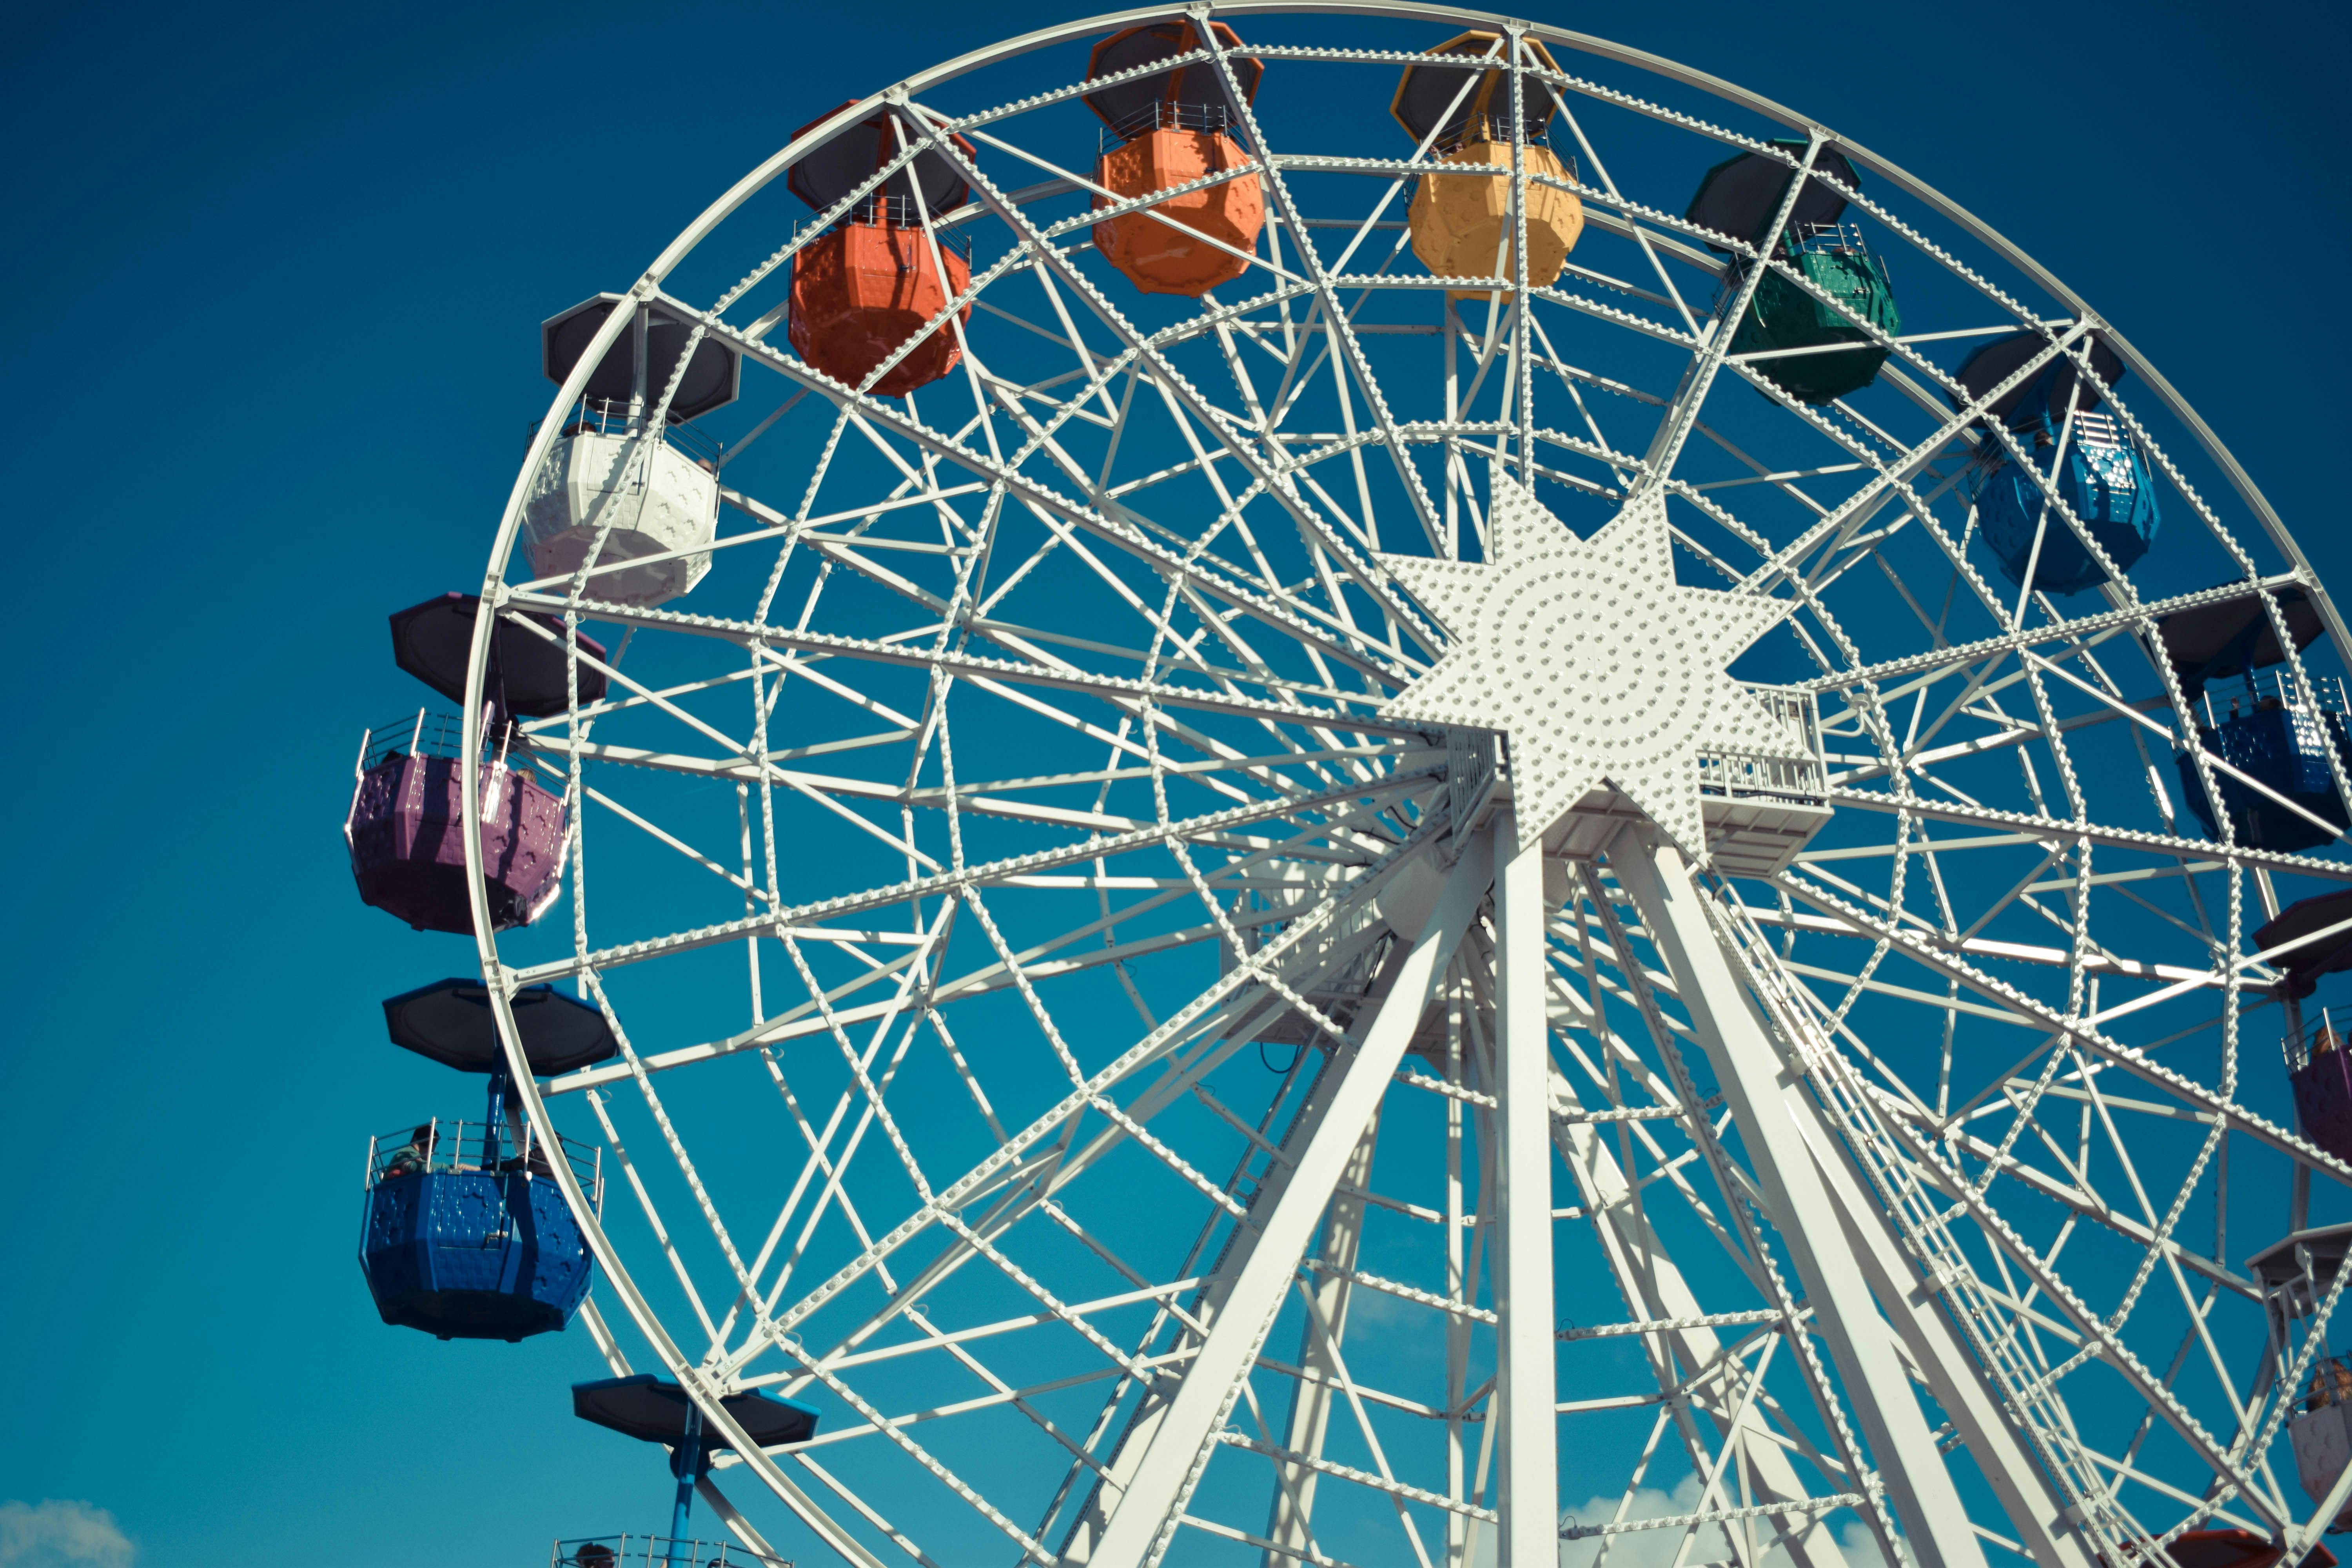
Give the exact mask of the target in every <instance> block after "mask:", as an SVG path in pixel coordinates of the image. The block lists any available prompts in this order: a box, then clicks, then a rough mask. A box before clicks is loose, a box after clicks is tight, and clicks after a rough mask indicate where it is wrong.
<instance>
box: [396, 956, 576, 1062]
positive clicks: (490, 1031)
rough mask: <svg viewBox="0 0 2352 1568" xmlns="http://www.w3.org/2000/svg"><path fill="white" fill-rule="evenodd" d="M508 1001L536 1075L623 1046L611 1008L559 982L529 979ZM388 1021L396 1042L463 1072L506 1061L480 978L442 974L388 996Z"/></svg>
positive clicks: (524, 1048) (397, 1044)
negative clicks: (609, 1020)
mask: <svg viewBox="0 0 2352 1568" xmlns="http://www.w3.org/2000/svg"><path fill="white" fill-rule="evenodd" d="M509 1005H511V1006H512V1007H513V1008H514V1017H515V1026H516V1027H517V1028H518V1029H520V1030H521V1031H522V1048H523V1054H524V1055H525V1056H526V1057H528V1058H530V1070H531V1074H532V1076H533V1077H536V1078H549V1077H552V1076H553V1075H554V1074H556V1073H563V1072H571V1071H572V1070H574V1069H575V1068H584V1067H593V1066H594V1065H595V1064H596V1063H598V1062H601V1061H604V1059H606V1058H609V1057H612V1056H614V1055H616V1054H617V1053H618V1052H619V1050H620V1046H619V1044H618V1043H617V1042H616V1041H615V1040H614V1038H613V1031H612V1030H611V1029H610V1028H608V1027H607V1026H605V1023H604V1014H602V1013H600V1012H598V1011H597V1010H596V1009H595V1008H593V1007H592V1006H590V1005H588V1004H587V1003H585V1002H583V1001H581V1000H580V999H579V998H578V997H576V996H567V995H565V994H563V993H562V992H561V991H558V990H557V989H556V988H555V987H554V986H552V985H526V986H524V987H523V988H522V989H521V990H520V991H518V992H516V993H515V994H514V999H513V1001H512V1002H511V1003H510V1004H509ZM383 1022H384V1026H385V1027H386V1028H387V1029H388V1030H390V1031H391V1034H392V1043H393V1044H394V1045H395V1046H401V1047H405V1048H406V1049H409V1050H412V1051H415V1053H416V1054H417V1055H418V1056H421V1057H430V1058H433V1059H434V1060H435V1061H436V1062H439V1063H441V1064H442V1065H443V1066H445V1067H453V1068H457V1070H458V1071H459V1072H488V1071H490V1070H491V1069H492V1068H498V1067H502V1066H504V1065H505V1062H506V1057H505V1054H504V1053H503V1052H502V1051H500V1050H499V1031H498V1025H497V1024H496V1023H495V1022H494V1021H493V1020H492V1018H491V1016H490V994H489V991H488V988H487V987H485V986H484V985H483V984H482V983H481V982H480V981H478V980H436V981H435V982H434V983H433V984H430V985H422V986H419V987H417V988H416V989H415V990H414V991H404V992H403V993H401V994H399V995H397V996H388V997H386V998H384V1004H383Z"/></svg>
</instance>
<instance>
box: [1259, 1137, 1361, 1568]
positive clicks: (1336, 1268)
mask: <svg viewBox="0 0 2352 1568" xmlns="http://www.w3.org/2000/svg"><path fill="white" fill-rule="evenodd" d="M1380 1131H1381V1116H1380V1110H1379V1108H1378V1107H1375V1108H1374V1109H1373V1111H1372V1120H1371V1121H1370V1123H1369V1124H1367V1125H1366V1126H1365V1128H1364V1135H1363V1137H1362V1138H1361V1139H1360V1141H1358V1142H1357V1144H1356V1152H1355V1156H1354V1158H1352V1159H1350V1160H1349V1162H1348V1168H1347V1169H1346V1170H1345V1171H1343V1172H1342V1173H1340V1180H1341V1181H1342V1182H1344V1183H1346V1184H1348V1185H1349V1186H1350V1187H1354V1188H1359V1189H1364V1188H1369V1187H1370V1185H1371V1184H1372V1151H1373V1149H1374V1148H1375V1147H1377V1146H1378V1144H1379V1142H1380ZM1363 1244H1364V1200H1363V1199H1361V1198H1360V1197H1356V1196H1354V1195H1352V1194H1345V1193H1343V1194H1339V1195H1338V1196H1335V1197H1334V1198H1332V1200H1331V1208H1330V1212H1329V1214H1328V1215H1327V1216H1326V1217H1325V1218H1324V1221H1323V1245H1322V1246H1321V1247H1320V1248H1318V1256H1319V1257H1320V1258H1321V1259H1322V1261H1323V1262H1325V1263H1326V1264H1328V1265H1329V1266H1330V1271H1329V1272H1327V1273H1325V1274H1324V1275H1323V1276H1322V1277H1321V1278H1320V1279H1318V1280H1316V1282H1315V1285H1314V1294H1315V1306H1316V1310H1317V1311H1318V1313H1319V1314H1320V1315H1321V1317H1322V1320H1323V1321H1324V1323H1326V1324H1328V1325H1329V1328H1330V1333H1329V1335H1328V1337H1327V1336H1326V1335H1325V1333H1324V1332H1323V1331H1322V1330H1321V1329H1320V1328H1318V1327H1317V1325H1316V1323H1315V1321H1314V1320H1313V1319H1312V1318H1310V1319H1308V1320H1307V1322H1306V1323H1305V1324H1303V1325H1302V1326H1301V1327H1300V1329H1299V1331H1298V1361H1297V1364H1298V1366H1299V1367H1300V1368H1301V1369H1303V1370H1304V1371H1306V1372H1307V1373H1310V1374H1311V1375H1312V1376H1313V1378H1314V1379H1315V1381H1312V1382H1309V1381H1307V1379H1305V1378H1302V1379H1300V1380H1299V1383H1298V1384H1297V1387H1296V1388H1294V1389H1292V1390H1291V1394H1290V1418H1289V1419H1288V1420H1287V1421H1286V1422H1285V1423H1284V1424H1283V1436H1282V1446H1283V1447H1286V1448H1287V1449H1289V1450H1290V1451H1291V1452H1292V1453H1294V1454H1304V1455H1306V1456H1307V1458H1310V1459H1319V1458H1322V1457H1323V1438H1324V1435H1325V1433H1326V1432H1328V1430H1329V1429H1330V1424H1331V1401H1332V1400H1333V1398H1334V1397H1336V1394H1335V1390H1336V1389H1337V1387H1338V1385H1339V1367H1338V1365H1337V1363H1336V1358H1334V1357H1333V1355H1332V1354H1331V1347H1332V1345H1333V1344H1335V1343H1336V1342H1338V1341H1339V1337H1340V1335H1341V1334H1342V1333H1344V1332H1345V1331H1346V1330H1347V1325H1348V1305H1349V1299H1350V1298H1351V1297H1352V1296H1353V1295H1354V1294H1355V1282H1354V1280H1352V1279H1349V1275H1350V1274H1352V1273H1354V1271H1355V1268H1356V1258H1357V1257H1358V1255H1359V1254H1360V1252H1361V1250H1362V1248H1363ZM1278 1468H1279V1470H1280V1472H1281V1484H1280V1486H1279V1487H1278V1488H1277V1489H1276V1491H1275V1494H1274V1506H1273V1508H1272V1509H1271V1510H1269V1511H1268V1513H1267V1516H1266V1522H1265V1538H1266V1539H1267V1540H1268V1541H1271V1542H1275V1543H1276V1545H1279V1546H1286V1547H1289V1548H1290V1549H1291V1550H1292V1551H1293V1552H1297V1553H1299V1554H1300V1555H1302V1556H1303V1555H1305V1554H1306V1552H1307V1526H1308V1521H1309V1519H1310V1518H1311V1517H1312V1516H1313V1513H1314V1510H1315V1483H1316V1481H1317V1480H1318V1479H1320V1477H1319V1472H1318V1471H1315V1470H1311V1469H1308V1468H1307V1467H1306V1466H1304V1465H1294V1464H1287V1463H1283V1464H1279V1465H1278ZM1292 1561H1294V1559H1292V1558H1289V1557H1286V1556H1285V1555H1284V1554H1283V1553H1281V1552H1267V1553H1266V1554H1265V1568H1287V1564H1288V1563H1291V1562H1292Z"/></svg>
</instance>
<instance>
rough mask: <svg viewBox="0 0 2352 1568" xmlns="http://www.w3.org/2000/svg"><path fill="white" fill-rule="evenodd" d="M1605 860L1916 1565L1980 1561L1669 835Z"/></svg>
mask: <svg viewBox="0 0 2352 1568" xmlns="http://www.w3.org/2000/svg"><path fill="white" fill-rule="evenodd" d="M1609 865H1610V868H1611V869H1612V870H1613V871H1614V872H1615V873H1616V875H1617V880H1618V882H1619V883H1620V885H1622V887H1623V888H1624V889H1625V890H1626V891H1627V892H1628V893H1629V894H1631V895H1632V897H1633V904H1634V907H1635V908H1636V909H1638V910H1640V911H1641V915H1642V924H1643V927H1644V928H1645V929H1646V930H1647V931H1648V932H1649V935H1650V939H1651V941H1652V942H1654V943H1655V944H1656V945H1657V949H1658V954H1659V957H1660V958H1661V959H1662V960H1663V961H1664V963H1665V965H1666V968H1667V970H1668V972H1669V973H1671V974H1672V975H1673V977H1674V981H1675V994H1676V995H1677V996H1678V997H1679V998H1680V999H1681V1001H1682V1003H1683V1005H1684V1007H1685V1009H1687V1010H1688V1012H1689V1014H1690V1022H1691V1027H1692V1029H1693V1031H1694V1032H1695V1033H1696V1036H1697V1037H1698V1040H1699V1042H1700V1044H1701V1045H1702V1046H1703V1047H1704V1048H1705V1049H1706V1053H1707V1058H1708V1060H1709V1061H1710V1062H1711V1063H1712V1064H1713V1066H1714V1068H1715V1073H1716V1079H1717V1082H1719V1083H1720V1084H1721V1085H1722V1088H1723V1093H1724V1098H1725V1100H1727V1102H1728V1103H1729V1105H1730V1107H1731V1110H1732V1115H1733V1117H1734V1119H1735V1120H1736V1121H1738V1126H1739V1131H1740V1135H1741V1138H1742V1139H1743V1140H1744V1141H1745V1142H1747V1144H1748V1151H1749V1157H1750V1159H1751V1160H1752V1161H1753V1162H1754V1164H1755V1167H1756V1175H1757V1179H1758V1181H1759V1184H1761V1186H1762V1188H1763V1193H1764V1199H1765V1202H1766V1203H1767V1205H1769V1207H1770V1210H1771V1213H1772V1218H1773V1222H1774V1228H1775V1229H1776V1231H1777V1232H1778V1234H1779V1236H1780V1241H1781V1244H1782V1245H1783V1246H1784V1247H1787V1248H1788V1251H1789V1257H1790V1261H1791V1262H1793V1263H1794V1264H1795V1265H1796V1268H1797V1273H1798V1275H1799V1277H1800V1278H1801V1279H1802V1280H1803V1281H1804V1286H1805V1295H1806V1298H1807V1299H1808V1300H1810V1301H1811V1303H1812V1306H1813V1311H1814V1321H1816V1322H1817V1323H1818V1324H1819V1325H1820V1326H1821V1330H1822V1337H1823V1338H1824V1339H1825V1340H1826V1341H1827V1342H1828V1343H1829V1349H1830V1353H1831V1356H1832V1359H1833V1360H1834V1361H1835V1362H1836V1363H1837V1369H1838V1374H1839V1378H1840V1381H1841V1382H1842V1383H1843V1384H1844V1388H1845V1393H1846V1395H1847V1399H1848V1402H1849V1404H1850V1405H1851V1406H1852V1408H1853V1414H1854V1416H1855V1418H1856V1420H1857V1421H1858V1422H1859V1423H1860V1425H1861V1426H1862V1436H1863V1440H1864V1442H1865V1443H1866V1444H1867V1445H1868V1446H1869V1448H1870V1453H1871V1458H1872V1460H1873V1462H1874V1464H1875V1465H1876V1466H1877V1467H1878V1471H1879V1475H1880V1477H1881V1479H1883V1480H1884V1481H1885V1486H1886V1492H1887V1497H1888V1499H1889V1500H1890V1501H1891V1502H1892V1503H1893V1504H1894V1507H1895V1514H1896V1516H1897V1518H1898V1519H1899V1520H1900V1521H1901V1522H1902V1525H1903V1529H1904V1532H1905V1535H1906V1538H1907V1542H1908V1544H1909V1546H1910V1549H1911V1551H1912V1552H1913V1553H1914V1554H1916V1557H1917V1560H1918V1562H1919V1563H1920V1564H1921V1568H1984V1563H1985V1558H1984V1552H1983V1549H1982V1548H1981V1547H1980V1546H1979V1544H1978V1543H1977V1537H1976V1532H1975V1531H1974V1530H1973V1528H1972V1527H1971V1526H1970V1524H1969V1515H1968V1510H1967V1508H1966V1507H1965V1505H1963V1504H1962V1502H1961V1501H1960V1497H1959V1492H1958V1489H1957V1488H1956V1487H1955V1486H1954V1485H1953V1482H1952V1477H1951V1473H1950V1472H1949V1470H1948V1469H1947V1468H1945V1464H1944V1458H1943V1456H1942V1455H1941V1454H1940V1453H1939V1452H1938V1451H1937V1447H1936V1439H1935V1436H1934V1434H1933V1433H1932V1432H1931V1431H1930V1430H1929V1429H1928V1426H1927V1417H1926V1415H1925V1414H1924V1413H1923V1412H1922V1411H1921V1410H1920V1408H1919V1402H1918V1400H1917V1398H1916V1396H1915V1395H1914V1394H1912V1392H1911V1384H1910V1380H1909V1378H1908V1377H1907V1376H1906V1375H1905V1373H1904V1369H1903V1363H1902V1361H1901V1358H1900V1357H1899V1356H1898V1355H1897V1354H1896V1352H1895V1342H1894V1340H1893V1337H1892V1335H1891V1334H1890V1333H1889V1332H1888V1331H1887V1329H1886V1326H1885V1321H1884V1320H1883V1319H1881V1318H1880V1317H1879V1315H1878V1310H1877V1308H1876V1306H1875V1305H1874V1302H1873V1300H1872V1299H1871V1292H1870V1287H1869V1285H1868V1284H1867V1283H1866V1282H1865V1277H1864V1271H1863V1266H1862V1263H1861V1260H1860V1259H1859V1258H1856V1257H1855V1256H1854V1253H1853V1247H1851V1246H1850V1245H1849V1244H1848V1242H1847V1239H1846V1237H1845V1233H1844V1229H1843V1223H1842V1217H1841V1212H1840V1209H1839V1207H1838V1205H1836V1203H1835V1202H1834V1201H1833V1200H1832V1198H1831V1196H1830V1194H1829V1190H1828V1187H1827V1184H1825V1182H1824V1181H1823V1179H1822V1173H1821V1169H1820V1167H1819V1166H1818V1165H1816V1164H1815V1163H1814V1162H1813V1159H1812V1156H1811V1152H1810V1150H1809V1148H1808V1146H1807V1143H1806V1141H1805V1138H1804V1135H1803V1131H1802V1129H1801V1127H1800V1126H1799V1124H1798V1123H1797V1121H1794V1120H1793V1119H1792V1118H1791V1117H1790V1114H1789V1109H1788V1101H1787V1099H1786V1090H1787V1089H1788V1087H1789V1079H1788V1076H1787V1074H1788V1069H1787V1068H1786V1067H1785V1066H1784V1064H1783V1063H1782V1061H1781V1059H1780V1053H1779V1052H1778V1051H1777V1050H1775V1049H1774V1048H1773V1045H1772V1041H1771V1039H1770V1038H1769V1037H1768V1036H1767V1035H1766V1034H1765V1032H1764V1030H1763V1029H1762V1027H1761V1026H1759V1024H1758V1023H1757V1021H1756V1018H1755V1016H1754V1014H1753V1013H1752V1012H1751V1011H1750V1010H1749V1006H1748V999H1747V994H1746V993H1745V992H1744V991H1743V990H1742V989H1741V988H1740V985H1739V982H1738V979H1737V977H1736V975H1735V972H1734V971H1733V969H1732V966H1731V964H1730V963H1729V961H1728V960H1727V958H1726V956H1725V954H1724V952H1723V950H1722V948H1721V947H1720V946H1718V945H1717V941H1716V936H1715V931H1714V928H1713V926H1712V925H1711V924H1710V923H1709V922H1708V921H1707V918H1706V910H1703V909H1702V908H1701V907H1700V900H1701V897H1702V895H1701V894H1700V892H1699V890H1698V888H1697V887H1696V884H1695V883H1693V881H1692V880H1691V876H1690V872H1689V870H1688V869H1687V868H1685V866H1684V864H1683V859H1682V857H1681V856H1680V855H1679V854H1677V853H1675V850H1674V848H1673V847H1671V846H1668V845H1663V844H1662V845H1660V846H1659V847H1656V848H1655V849H1647V848H1645V847H1643V844H1642V842H1641V838H1640V836H1639V835H1638V834H1637V833H1634V832H1631V831H1629V832H1625V833H1622V834H1620V835H1619V836H1618V837H1617V840H1616V842H1615V843H1614V844H1613V845H1612V846H1611V848H1610V854H1609Z"/></svg>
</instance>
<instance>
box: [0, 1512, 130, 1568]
mask: <svg viewBox="0 0 2352 1568" xmlns="http://www.w3.org/2000/svg"><path fill="white" fill-rule="evenodd" d="M131 1556H132V1547H131V1538H130V1537H129V1536H127V1535H125V1534H123V1533H122V1531H121V1527H120V1526H118V1525H117V1524H116V1523H115V1522H114V1516H113V1515H112V1514H110V1513H109V1512H107V1510H104V1509H102V1508H92V1507H91V1506H90V1505H89V1504H88V1503H86V1502H59V1501H56V1500H50V1501H47V1502H38V1503H26V1502H0V1568H131Z"/></svg>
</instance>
